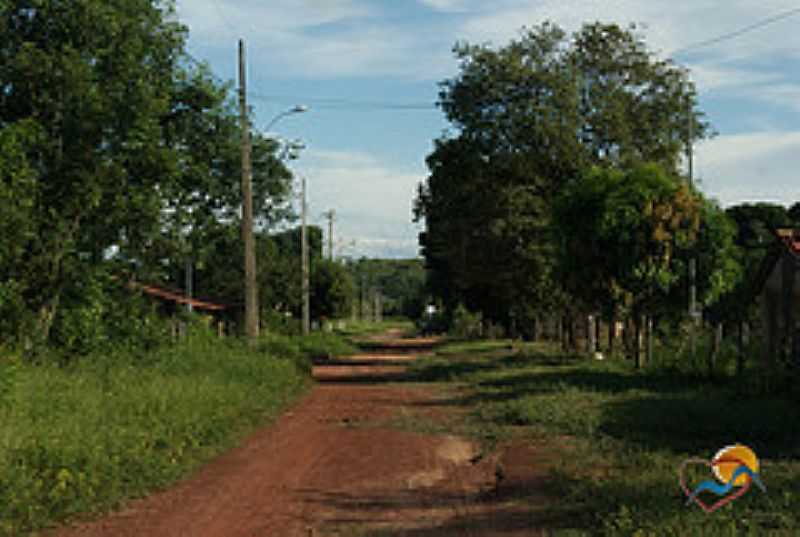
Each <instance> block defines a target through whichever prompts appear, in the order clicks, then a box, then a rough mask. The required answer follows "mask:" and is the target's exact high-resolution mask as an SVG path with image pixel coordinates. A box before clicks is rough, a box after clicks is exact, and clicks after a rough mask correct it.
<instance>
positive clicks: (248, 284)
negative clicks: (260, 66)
mask: <svg viewBox="0 0 800 537" xmlns="http://www.w3.org/2000/svg"><path fill="white" fill-rule="evenodd" d="M244 59H245V58H244V40H243V39H240V40H239V120H240V123H241V130H242V242H243V243H244V326H245V333H246V334H247V337H248V339H250V341H251V342H253V341H255V338H257V337H258V292H257V287H256V249H255V240H254V239H253V168H252V163H251V153H252V149H251V147H250V122H249V121H248V119H247V82H246V79H245V66H244V63H245V62H244Z"/></svg>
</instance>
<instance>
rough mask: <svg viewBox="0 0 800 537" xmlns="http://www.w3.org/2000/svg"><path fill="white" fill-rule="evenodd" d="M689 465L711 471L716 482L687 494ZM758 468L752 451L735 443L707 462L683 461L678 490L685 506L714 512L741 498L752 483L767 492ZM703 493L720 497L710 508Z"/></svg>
mask: <svg viewBox="0 0 800 537" xmlns="http://www.w3.org/2000/svg"><path fill="white" fill-rule="evenodd" d="M691 465H702V466H706V467H708V468H710V469H711V471H712V472H713V474H714V477H715V478H716V479H715V480H706V481H703V482H701V483H700V484H699V485H697V486H696V487H695V488H694V490H692V491H690V490H689V487H688V486H687V485H686V469H687V467H689V466H691ZM758 469H759V464H758V457H756V454H755V452H754V451H753V450H752V449H750V448H749V447H747V446H745V445H742V444H734V445H732V446H727V447H724V448H722V449H720V450H719V451H718V452H717V454H716V455H714V457H713V458H712V459H711V460H710V461H707V460H704V459H687V460H685V461H683V464H681V468H680V470H679V472H678V475H679V478H680V484H681V489H682V490H683V492H684V494H686V496H687V500H686V504H687V505H689V504H691V503H692V502H694V503H696V504H697V505H699V506H700V508H701V509H703V511H705V512H706V513H713V512H714V511H716V510H717V509H719V508H720V507H722V506H724V505H727V504H729V503H730V502H732V501H733V500H735V499H736V498H738V497H740V496H742V495H744V493H745V492H747V491H748V490H750V486H751V485H752V484H753V483H755V484H756V486H758V487H759V488H760V489H761V490H762V491H763V492H767V487H766V486H764V483H763V482H762V481H761V478H760V477H759V473H758ZM702 492H710V493H712V494H716V495H717V496H720V497H721V498H720V499H718V500H717V501H716V502H714V503H712V504H711V505H709V504H707V503H705V502H704V501H703V500H702V499H701V498H700V494H701V493H702Z"/></svg>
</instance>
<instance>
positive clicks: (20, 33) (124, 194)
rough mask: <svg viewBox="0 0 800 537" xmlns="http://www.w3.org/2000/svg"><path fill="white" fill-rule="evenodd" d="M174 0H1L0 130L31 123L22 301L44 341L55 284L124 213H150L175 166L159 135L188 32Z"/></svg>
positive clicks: (149, 217)
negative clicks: (175, 12) (29, 203)
mask: <svg viewBox="0 0 800 537" xmlns="http://www.w3.org/2000/svg"><path fill="white" fill-rule="evenodd" d="M173 7H174V6H173V5H172V3H171V2H166V1H165V2H160V1H156V0H103V1H100V0H69V1H67V0H52V1H42V0H6V1H4V2H3V3H2V4H0V8H1V11H0V57H2V58H3V61H2V62H0V84H1V85H2V91H0V129H2V130H6V129H13V128H16V127H17V126H19V125H21V124H26V125H30V128H31V129H33V130H34V131H36V132H37V133H38V136H37V138H36V139H35V140H28V142H29V143H27V144H26V146H25V154H26V158H27V161H28V162H29V163H31V166H32V168H33V172H34V173H33V176H32V181H33V184H32V185H31V192H32V198H31V199H32V202H33V203H32V206H31V207H30V209H29V210H30V222H31V225H32V226H33V232H32V233H31V234H30V235H29V236H28V240H27V243H26V244H25V249H24V253H23V254H22V255H20V256H18V257H17V258H16V259H15V261H14V262H15V263H16V264H17V266H23V267H25V270H24V273H25V274H24V278H25V280H26V281H27V282H28V285H27V286H26V288H25V291H24V300H25V303H26V304H27V306H28V308H29V309H31V310H33V311H34V312H35V313H36V315H37V317H38V326H39V335H40V337H42V338H44V339H46V338H47V337H48V335H49V330H50V327H51V326H52V323H53V321H54V319H55V317H56V315H57V313H58V307H59V304H60V300H61V297H62V295H63V293H64V290H65V289H66V288H67V287H69V286H71V285H73V284H75V283H76V282H79V281H81V279H83V278H86V277H88V274H90V272H91V271H86V270H85V269H86V266H87V262H89V261H92V262H94V263H95V264H96V263H97V262H99V261H102V259H103V257H104V253H105V251H106V250H107V248H108V247H110V246H111V245H114V244H116V243H117V242H118V241H119V240H120V233H121V230H122V229H123V225H122V224H123V223H124V222H130V221H135V222H139V223H140V225H142V226H146V225H147V224H146V223H147V222H149V221H155V220H157V219H158V213H159V210H160V203H159V202H160V200H159V190H158V188H157V187H158V186H159V185H160V184H162V183H163V182H164V181H170V180H171V178H172V177H173V176H174V172H175V168H174V159H173V158H172V156H173V155H172V152H171V151H170V150H169V149H168V148H167V147H165V145H164V144H163V137H162V130H161V129H162V127H161V119H162V118H163V117H164V116H165V115H166V114H167V112H168V109H169V103H170V96H171V93H172V74H173V71H174V69H175V65H176V60H177V58H178V56H179V55H180V53H181V51H182V47H183V42H184V37H185V31H184V28H182V27H181V26H180V25H178V24H176V23H174V22H172V21H173V20H174V17H173V16H172V14H173Z"/></svg>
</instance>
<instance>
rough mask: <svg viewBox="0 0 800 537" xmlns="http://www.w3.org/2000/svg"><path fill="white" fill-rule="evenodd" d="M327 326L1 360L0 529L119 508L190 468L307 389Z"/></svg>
mask: <svg viewBox="0 0 800 537" xmlns="http://www.w3.org/2000/svg"><path fill="white" fill-rule="evenodd" d="M354 350H355V349H354V347H352V346H351V345H349V344H348V343H346V342H345V341H344V340H342V339H341V338H339V337H337V336H334V335H322V334H313V335H311V336H308V337H307V338H288V337H284V336H264V337H262V338H261V339H260V341H259V344H258V345H257V346H256V348H255V349H253V350H251V349H250V348H248V347H247V346H246V345H245V344H244V343H243V342H241V341H239V340H234V339H228V340H219V339H217V338H214V337H211V336H197V337H192V338H189V340H187V341H184V342H182V343H180V344H176V345H174V346H168V347H165V348H163V349H161V350H160V351H157V352H154V353H150V354H147V355H143V356H138V357H136V356H131V355H127V354H118V355H106V356H92V357H91V358H86V359H83V360H80V361H79V362H78V363H76V364H73V365H71V366H69V367H66V368H65V367H57V366H55V365H53V366H42V365H40V366H34V365H20V364H17V365H15V366H10V365H9V364H8V363H5V364H2V362H0V365H2V369H3V371H0V373H4V374H3V375H1V376H2V377H3V378H4V379H6V381H5V382H4V383H3V386H2V387H3V388H4V389H5V391H4V394H3V395H4V396H3V397H2V398H0V506H1V507H0V535H3V536H18V535H27V534H30V533H31V532H32V531H34V530H36V529H39V528H43V527H46V526H48V525H51V524H53V523H56V522H59V521H63V520H64V519H66V518H69V517H73V516H84V515H87V514H89V515H91V514H94V513H100V512H104V511H107V510H109V509H113V508H115V507H118V506H119V505H120V504H121V502H123V501H124V500H126V499H129V498H133V497H138V496H142V495H144V494H146V493H148V492H151V491H153V490H155V489H158V488H160V487H164V486H166V485H167V484H169V483H172V482H174V481H176V480H177V479H179V478H181V477H183V476H185V475H187V474H188V473H190V472H191V471H192V470H194V469H196V468H197V467H198V466H199V465H201V464H202V463H204V462H206V461H208V460H209V459H210V458H211V457H213V456H214V455H216V454H219V453H220V452H222V451H224V450H225V449H228V448H230V447H232V446H234V445H235V444H236V443H237V441H238V440H240V439H241V438H242V436H243V435H245V434H247V433H248V432H250V431H252V430H253V429H254V428H255V427H257V426H260V425H263V424H265V423H266V422H268V421H269V420H270V419H272V418H273V417H275V416H277V415H278V414H279V413H280V412H281V411H282V410H283V409H285V408H286V406H287V405H288V404H290V403H291V402H292V401H294V400H295V399H296V398H297V396H298V395H300V394H301V393H303V392H304V391H305V389H306V388H307V387H308V386H310V377H309V371H310V358H313V357H315V356H317V355H321V354H327V353H329V352H330V353H334V354H341V353H347V352H352V351H354Z"/></svg>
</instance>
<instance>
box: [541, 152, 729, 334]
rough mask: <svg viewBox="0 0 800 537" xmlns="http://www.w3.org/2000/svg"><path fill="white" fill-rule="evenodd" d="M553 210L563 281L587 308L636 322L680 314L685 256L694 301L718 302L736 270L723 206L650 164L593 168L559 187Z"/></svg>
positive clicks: (684, 287) (685, 286)
mask: <svg viewBox="0 0 800 537" xmlns="http://www.w3.org/2000/svg"><path fill="white" fill-rule="evenodd" d="M555 215H556V218H555V225H556V227H557V228H558V229H559V231H560V233H561V234H562V237H563V240H562V241H561V248H560V256H559V259H560V263H559V266H560V269H561V270H560V274H561V277H562V281H563V282H564V286H565V288H566V289H567V291H568V292H569V293H570V295H571V296H574V297H576V298H578V299H580V300H581V302H582V303H583V304H584V305H585V307H587V309H588V310H589V311H591V310H593V309H602V310H605V311H606V312H611V313H621V314H624V315H630V316H631V317H632V318H633V320H634V322H635V323H637V324H640V323H641V316H642V315H646V316H649V317H655V318H659V317H664V316H675V315H678V316H681V315H683V313H684V312H685V311H686V304H687V302H688V297H687V294H688V287H689V285H688V281H687V261H688V260H689V259H690V258H694V259H696V260H697V266H698V278H697V291H698V299H699V302H700V304H701V305H705V306H710V305H716V304H718V303H719V300H720V297H722V296H724V295H725V294H726V293H728V292H730V291H731V290H732V289H733V288H734V287H735V286H736V285H737V283H738V282H739V280H740V278H741V269H740V265H739V262H738V251H737V249H736V247H735V244H734V233H735V229H734V226H733V224H732V222H731V221H730V220H729V219H728V218H727V216H726V215H725V213H724V211H722V209H720V208H719V206H718V205H716V204H715V203H713V202H711V201H708V200H705V199H704V198H703V197H702V196H701V195H700V194H699V193H697V192H694V191H692V190H691V189H690V187H689V185H688V184H687V183H686V182H684V181H682V180H681V179H680V178H677V177H674V176H670V175H669V174H668V173H667V172H666V171H665V170H664V169H663V168H661V167H660V166H658V165H656V164H646V165H639V166H635V167H634V168H632V169H631V170H629V171H621V170H614V169H608V168H605V169H604V168H594V169H592V170H591V171H590V172H589V173H588V174H585V175H584V176H582V177H581V178H580V179H579V180H578V181H576V182H575V183H573V184H572V185H570V187H569V188H567V189H566V190H565V191H564V192H563V193H562V195H561V196H560V197H559V198H558V200H557V203H556V208H555Z"/></svg>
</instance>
